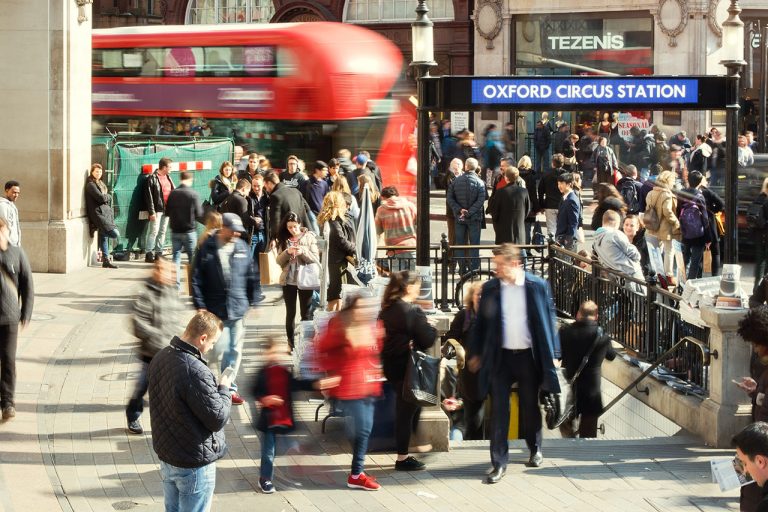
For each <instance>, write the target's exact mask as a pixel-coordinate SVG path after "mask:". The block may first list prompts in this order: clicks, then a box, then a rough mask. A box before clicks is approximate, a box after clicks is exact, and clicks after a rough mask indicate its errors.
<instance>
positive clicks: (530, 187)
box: [520, 169, 539, 219]
mask: <svg viewBox="0 0 768 512" xmlns="http://www.w3.org/2000/svg"><path fill="white" fill-rule="evenodd" d="M520 177H521V178H522V179H523V181H524V182H525V190H527V191H528V201H529V202H530V204H531V211H530V212H528V219H535V218H536V213H537V212H538V211H539V191H538V189H537V188H536V175H535V174H534V173H533V170H532V169H520Z"/></svg>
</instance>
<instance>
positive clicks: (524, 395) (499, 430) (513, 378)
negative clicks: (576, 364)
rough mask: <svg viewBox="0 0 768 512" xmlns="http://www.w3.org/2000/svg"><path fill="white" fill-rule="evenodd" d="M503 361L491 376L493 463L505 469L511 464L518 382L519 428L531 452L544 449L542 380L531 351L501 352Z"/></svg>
mask: <svg viewBox="0 0 768 512" xmlns="http://www.w3.org/2000/svg"><path fill="white" fill-rule="evenodd" d="M501 352H502V355H501V361H499V363H498V365H497V366H496V371H495V373H493V374H492V375H491V389H490V391H491V407H492V410H491V434H490V437H491V463H492V464H493V466H494V467H506V466H507V462H508V461H509V441H508V437H509V393H510V389H511V387H512V384H513V383H515V382H517V392H518V396H519V399H520V423H519V425H520V428H521V433H522V434H523V436H522V437H523V438H524V439H525V443H526V444H527V445H528V449H529V450H530V451H531V452H535V451H537V450H538V449H539V448H540V447H541V410H540V409H539V376H538V372H537V370H536V368H537V365H536V362H535V361H534V359H533V353H532V351H531V350H525V351H520V352H518V351H512V350H502V351H501Z"/></svg>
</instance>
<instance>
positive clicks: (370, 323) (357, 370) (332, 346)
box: [318, 297, 384, 491]
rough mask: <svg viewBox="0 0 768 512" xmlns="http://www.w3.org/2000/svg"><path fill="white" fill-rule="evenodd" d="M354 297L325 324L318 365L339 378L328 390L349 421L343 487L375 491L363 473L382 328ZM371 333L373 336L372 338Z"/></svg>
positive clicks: (373, 483) (376, 393)
mask: <svg viewBox="0 0 768 512" xmlns="http://www.w3.org/2000/svg"><path fill="white" fill-rule="evenodd" d="M363 302H364V300H363V299H361V298H360V297H356V298H354V299H353V300H352V302H351V303H350V304H349V305H348V306H347V307H345V308H344V309H342V310H341V311H340V312H339V313H338V315H337V316H335V317H333V318H332V319H331V320H330V322H329V323H328V328H327V329H326V331H325V333H324V334H323V335H322V336H321V337H320V340H319V341H318V354H319V363H320V366H321V367H322V369H323V370H324V371H326V372H328V375H329V376H339V377H341V382H340V383H339V385H338V387H336V388H333V389H332V390H330V396H331V397H332V398H334V399H336V400H337V403H338V405H339V408H340V409H341V410H342V411H343V413H344V416H346V417H348V418H350V419H351V423H352V426H351V428H350V429H349V430H348V432H347V434H348V435H349V438H350V443H351V444H352V471H351V473H350V475H349V478H348V479H347V487H350V488H353V489H365V490H367V491H377V490H379V488H380V487H381V486H380V485H379V484H378V483H377V482H376V479H375V478H374V477H372V476H370V475H367V474H365V472H364V471H363V469H364V468H363V463H364V462H365V454H366V452H367V451H368V438H369V437H370V435H371V429H372V428H373V412H374V402H375V400H376V398H377V397H378V396H379V395H381V381H382V375H381V368H380V356H379V352H380V347H381V343H380V340H381V338H382V336H383V333H384V331H383V328H382V327H381V326H380V325H379V324H378V323H377V322H376V318H375V316H374V314H375V309H373V308H370V307H366V305H365V304H364V303H363ZM372 334H373V335H372Z"/></svg>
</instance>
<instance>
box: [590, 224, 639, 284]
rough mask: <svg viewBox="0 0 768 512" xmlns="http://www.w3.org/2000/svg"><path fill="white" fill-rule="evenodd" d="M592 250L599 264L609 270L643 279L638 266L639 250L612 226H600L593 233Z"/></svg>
mask: <svg viewBox="0 0 768 512" xmlns="http://www.w3.org/2000/svg"><path fill="white" fill-rule="evenodd" d="M592 250H593V251H594V252H595V254H596V255H597V258H598V260H599V261H600V264H601V265H603V266H604V267H608V268H609V269H611V270H616V271H618V272H621V273H623V274H628V275H631V276H633V277H635V278H637V279H641V280H643V279H644V276H643V271H642V270H641V268H640V259H641V258H640V251H638V250H637V247H635V246H634V245H632V244H631V243H630V242H629V239H628V238H627V235H625V234H624V233H623V232H621V231H619V230H618V229H614V228H606V227H601V228H600V229H598V230H597V232H596V233H595V241H594V242H593V243H592Z"/></svg>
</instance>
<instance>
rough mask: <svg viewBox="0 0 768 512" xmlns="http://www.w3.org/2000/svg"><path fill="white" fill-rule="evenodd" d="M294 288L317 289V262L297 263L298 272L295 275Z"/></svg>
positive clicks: (318, 278) (318, 284) (318, 273)
mask: <svg viewBox="0 0 768 512" xmlns="http://www.w3.org/2000/svg"><path fill="white" fill-rule="evenodd" d="M296 288H298V289H299V290H319V289H320V265H318V264H317V263H308V264H306V265H299V272H298V274H297V276H296Z"/></svg>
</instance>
